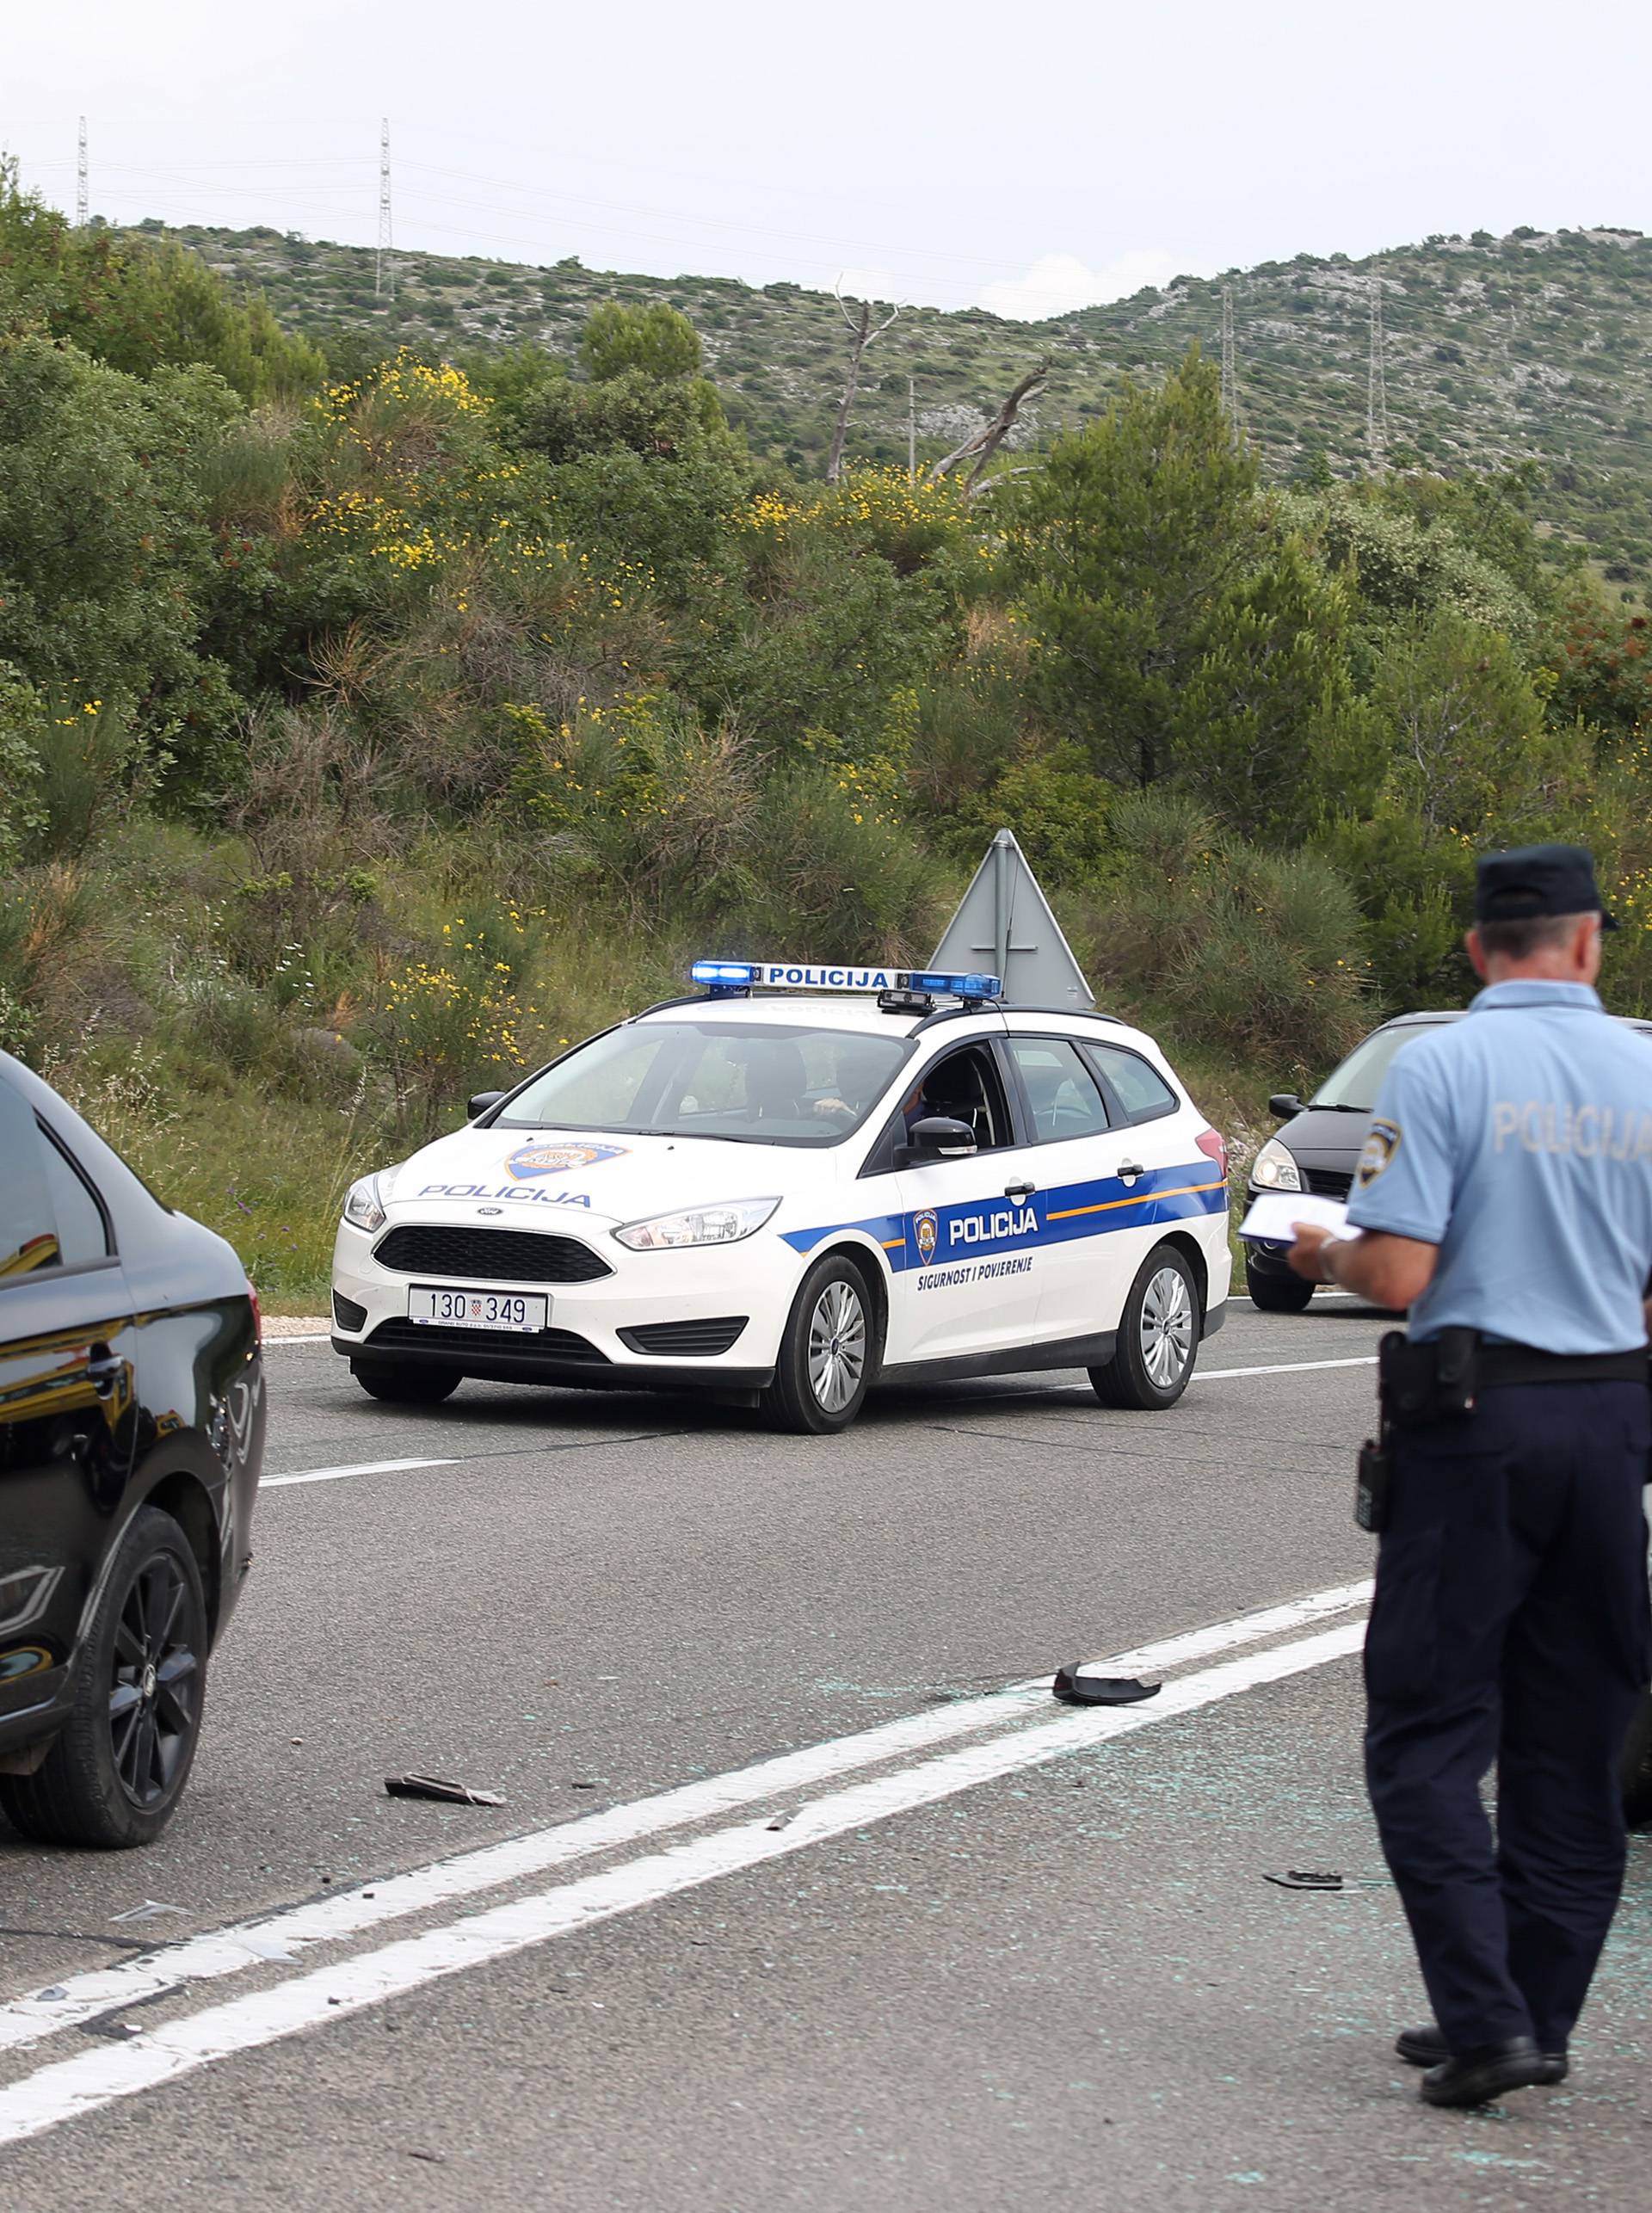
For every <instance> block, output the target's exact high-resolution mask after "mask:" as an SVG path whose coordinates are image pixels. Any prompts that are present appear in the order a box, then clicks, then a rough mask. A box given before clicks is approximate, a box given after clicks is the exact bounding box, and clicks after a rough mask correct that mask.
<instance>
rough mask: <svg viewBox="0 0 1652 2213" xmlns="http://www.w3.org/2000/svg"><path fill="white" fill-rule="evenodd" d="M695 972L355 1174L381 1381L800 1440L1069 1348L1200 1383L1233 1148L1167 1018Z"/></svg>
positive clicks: (1062, 1363) (897, 975)
mask: <svg viewBox="0 0 1652 2213" xmlns="http://www.w3.org/2000/svg"><path fill="white" fill-rule="evenodd" d="M692 975H693V981H694V982H695V983H697V984H699V985H700V986H701V987H702V989H701V990H700V993H699V994H697V995H696V996H692V997H689V998H685V999H678V1000H670V1001H668V1002H664V1003H663V1004H662V1005H659V1006H656V1007H650V1008H649V1009H648V1010H647V1011H646V1012H645V1013H644V1014H638V1015H636V1016H634V1017H632V1019H631V1020H626V1021H624V1022H621V1023H620V1024H618V1025H617V1026H615V1027H613V1028H612V1029H609V1030H605V1031H602V1032H600V1033H598V1034H597V1035H596V1036H595V1037H592V1038H589V1039H586V1040H585V1041H584V1043H583V1044H581V1045H576V1047H575V1048H574V1049H573V1050H572V1051H570V1052H567V1053H565V1054H564V1055H563V1056H562V1057H560V1058H559V1059H558V1060H555V1061H553V1062H552V1063H550V1065H549V1066H548V1067H546V1068H542V1069H540V1070H539V1071H538V1072H537V1073H536V1074H534V1075H533V1076H529V1077H528V1078H527V1081H526V1082H522V1083H521V1084H519V1085H518V1086H517V1088H515V1090H514V1091H511V1092H509V1093H506V1094H497V1093H491V1094H482V1095H480V1096H478V1097H477V1098H475V1099H473V1100H472V1101H471V1113H472V1120H471V1122H470V1124H469V1125H468V1127H466V1128H465V1129H464V1130H461V1131H457V1132H456V1133H455V1134H453V1136H450V1137H442V1138H441V1139H439V1140H438V1141H437V1142H436V1143H434V1144H430V1145H428V1146H426V1147H425V1148H424V1150H422V1151H421V1152H418V1153H416V1154H415V1155H414V1156H413V1157H412V1158H411V1159H410V1160H408V1161H405V1162H403V1163H402V1164H401V1165H400V1166H399V1167H396V1168H386V1169H383V1170H381V1171H380V1172H379V1174H375V1175H369V1176H367V1177H364V1178H363V1179H362V1180H361V1181H360V1182H358V1183H357V1184H355V1185H354V1187H353V1188H352V1189H351V1191H350V1193H349V1195H348V1199H347V1201H346V1204H345V1208H344V1215H343V1219H342V1222H341V1223H340V1224H339V1230H338V1240H337V1245H336V1251H335V1254H334V1261H333V1325H334V1326H333V1335H332V1343H333V1347H334V1349H335V1350H336V1352H338V1353H342V1355H343V1356H344V1357H345V1358H346V1359H348V1361H349V1363H350V1366H351V1370H352V1372H353V1373H354V1376H355V1378H356V1379H357V1381H358V1382H359V1383H360V1384H361V1386H362V1388H363V1389H364V1390H367V1391H369V1392H371V1393H372V1395H373V1396H374V1397H375V1398H379V1399H389V1400H393V1401H403V1402H409V1401H411V1402H420V1401H425V1402H428V1401H433V1400H436V1399H441V1398H445V1397H446V1396H447V1395H448V1393H449V1392H451V1391H452V1390H453V1389H454V1388H455V1386H456V1385H457V1384H459V1382H460V1381H461V1380H462V1379H463V1378H465V1377H467V1376H469V1377H474V1378H483V1379H485V1380H488V1381H491V1382H509V1383H528V1384H576V1385H586V1386H589V1385H592V1384H607V1385H621V1386H626V1387H629V1388H632V1389H635V1388H638V1387H663V1388H670V1389H673V1390H676V1389H681V1388H683V1387H685V1386H687V1387H691V1388H696V1389H701V1390H707V1391H711V1392H714V1393H716V1394H718V1396H722V1397H724V1398H733V1399H735V1400H737V1401H738V1402H743V1403H746V1404H761V1407H762V1408H763V1409H764V1410H765V1411H766V1413H767V1415H768V1416H769V1418H770V1419H771V1420H772V1421H774V1423H775V1424H776V1425H777V1426H778V1427H783V1428H786V1429H790V1430H794V1431H799V1432H823V1431H830V1430H838V1429H842V1428H844V1427H847V1426H848V1423H849V1422H850V1421H853V1420H854V1417H855V1415H857V1414H858V1413H859V1412H860V1408H861V1405H862V1403H863V1402H864V1400H865V1397H866V1391H867V1390H868V1388H869V1387H870V1386H871V1385H872V1384H874V1383H878V1382H883V1383H888V1384H899V1383H922V1384H934V1383H937V1382H942V1381H946V1380H948V1379H951V1378H955V1377H965V1376H983V1375H996V1374H1002V1373H1009V1372H1020V1371H1023V1370H1027V1369H1039V1368H1046V1369H1047V1368H1073V1367H1084V1368H1088V1371H1089V1375H1090V1380H1091V1383H1092V1384H1093V1385H1094V1389H1095V1390H1096V1392H1097V1394H1098V1396H1100V1398H1101V1400H1102V1401H1103V1402H1105V1403H1106V1404H1107V1405H1110V1406H1124V1407H1137V1408H1146V1409H1156V1408H1164V1407H1168V1406H1172V1405H1174V1403H1175V1402H1176V1400H1177V1399H1178V1398H1180V1396H1181V1393H1182V1390H1184V1388H1185V1387H1186V1385H1187V1379H1188V1378H1189V1376H1190V1375H1191V1374H1192V1373H1193V1364H1194V1361H1195V1359H1196V1358H1197V1356H1198V1352H1199V1342H1200V1340H1201V1339H1202V1338H1204V1337H1205V1336H1208V1335H1210V1334H1211V1332H1212V1331H1213V1330H1215V1329H1216V1328H1217V1327H1218V1326H1219V1325H1220V1323H1221V1322H1222V1321H1223V1319H1224V1302H1225V1301H1226V1298H1227V1296H1228V1284H1229V1251H1228V1236H1227V1213H1226V1209H1227V1162H1226V1155H1225V1151H1224V1145H1223V1141H1222V1139H1221V1137H1219V1136H1218V1135H1217V1132H1216V1131H1214V1130H1212V1129H1211V1128H1210V1126H1209V1125H1208V1124H1207V1123H1206V1121H1205V1117H1204V1116H1203V1115H1202V1114H1201V1113H1199V1110H1198V1108H1197V1107H1195V1106H1194V1105H1193V1101H1192V1100H1191V1099H1190V1098H1189V1097H1188V1095H1187V1091H1186V1090H1185V1088H1183V1086H1182V1084H1181V1083H1180V1080H1179V1079H1178V1077H1177V1076H1176V1075H1175V1073H1174V1070H1172V1069H1171V1068H1170V1066H1169V1065H1168V1063H1167V1062H1166V1060H1165V1058H1164V1057H1163V1055H1162V1053H1161V1052H1160V1051H1159V1050H1158V1048H1157V1046H1156V1045H1155V1044H1154V1043H1153V1041H1152V1039H1150V1038H1148V1037H1145V1036H1143V1034H1142V1033H1140V1032H1139V1031H1137V1030H1133V1029H1130V1028H1128V1027H1126V1026H1125V1025H1124V1024H1123V1023H1121V1022H1119V1021H1115V1020H1112V1019H1111V1018H1109V1017H1107V1016H1106V1015H1102V1014H1075V1013H1073V1012H1071V1011H1070V1010H1063V1011H1060V1012H1052V1011H1048V1010H1040V1009H1039V1008H1022V1007H1010V1006H1006V1005H1004V1004H1003V1003H1002V1001H1001V999H1000V996H999V994H1000V984H999V981H998V978H997V977H992V976H980V975H955V974H951V973H947V974H939V973H929V972H922V971H920V972H912V971H891V970H885V969H880V968H862V967H848V966H842V967H833V966H820V965H811V964H809V963H804V962H773V963H770V962H743V961H720V960H719V961H700V962H696V963H695V965H694V966H693V971H692Z"/></svg>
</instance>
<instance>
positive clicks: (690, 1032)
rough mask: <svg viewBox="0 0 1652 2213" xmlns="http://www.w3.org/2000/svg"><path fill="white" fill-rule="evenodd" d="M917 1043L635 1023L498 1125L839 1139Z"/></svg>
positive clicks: (573, 1058) (804, 1030)
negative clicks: (912, 1044)
mask: <svg viewBox="0 0 1652 2213" xmlns="http://www.w3.org/2000/svg"><path fill="white" fill-rule="evenodd" d="M909 1050H910V1047H909V1045H908V1042H907V1040H906V1039H904V1038H902V1037H881V1038H880V1037H875V1036H869V1035H868V1034H867V1033H866V1031H864V1030H823V1029H812V1028H811V1027H809V1026H807V1025H806V1024H803V1023H799V1024H798V1026H796V1027H795V1028H793V1027H792V1026H790V1025H789V1024H788V1025H786V1026H780V1025H779V1024H776V1023H772V1022H765V1023H762V1024H761V1025H759V1024H757V1023H755V1022H739V1021H732V1020H730V1021H718V1022H709V1021H700V1022H668V1021H658V1022H638V1023H632V1024H627V1025H626V1027H624V1028H623V1029H618V1030H609V1031H607V1033H605V1034H604V1035H603V1036H601V1037H598V1038H593V1039H591V1040H590V1042H589V1045H579V1046H576V1048H575V1050H574V1051H572V1052H570V1053H567V1054H564V1057H563V1058H562V1059H561V1060H559V1061H558V1062H556V1063H554V1064H553V1065H552V1067H550V1068H547V1069H546V1070H542V1071H541V1073H540V1074H539V1075H538V1076H534V1077H533V1080H532V1082H529V1083H528V1084H527V1086H526V1087H525V1088H524V1089H523V1090H521V1092H519V1093H518V1094H517V1095H516V1097H515V1099H513V1100H511V1101H510V1104H509V1107H506V1109H505V1110H504V1112H503V1113H502V1114H501V1115H500V1116H499V1118H498V1120H499V1125H500V1126H501V1127H502V1128H507V1129H527V1130H546V1129H558V1130H615V1131H632V1132H634V1133H636V1134H638V1135H639V1136H640V1135H649V1136H656V1137H724V1138H728V1139H730V1140H733V1141H735V1142H743V1143H749V1144H763V1145H834V1144H837V1143H840V1142H841V1140H842V1139H843V1138H845V1137H848V1136H849V1135H850V1134H851V1133H852V1132H853V1131H855V1130H857V1129H858V1128H859V1127H860V1124H861V1123H862V1122H863V1121H864V1120H865V1119H866V1116H867V1114H868V1113H870V1112H871V1110H872V1107H875V1106H876V1105H877V1103H878V1100H880V1099H881V1098H882V1097H883V1095H884V1094H885V1091H886V1090H887V1089H888V1088H889V1086H890V1082H891V1079H892V1078H893V1076H894V1075H895V1071H896V1070H897V1068H899V1066H900V1064H901V1063H902V1062H903V1060H904V1059H905V1058H906V1056H907V1054H908V1052H909Z"/></svg>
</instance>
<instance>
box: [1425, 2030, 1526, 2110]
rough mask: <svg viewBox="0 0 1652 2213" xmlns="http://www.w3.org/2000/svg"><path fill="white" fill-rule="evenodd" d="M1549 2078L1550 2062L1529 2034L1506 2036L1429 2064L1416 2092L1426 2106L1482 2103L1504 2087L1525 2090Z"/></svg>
mask: <svg viewBox="0 0 1652 2213" xmlns="http://www.w3.org/2000/svg"><path fill="white" fill-rule="evenodd" d="M1547 2080H1550V2074H1549V2062H1548V2061H1547V2060H1546V2059H1545V2058H1544V2056H1543V2054H1542V2053H1541V2052H1540V2051H1539V2050H1538V2047H1537V2045H1536V2044H1535V2043H1534V2042H1533V2041H1532V2038H1531V2037H1504V2039H1503V2041H1502V2042H1501V2043H1495V2044H1481V2045H1479V2046H1478V2047H1477V2048H1476V2050H1473V2051H1465V2052H1461V2053H1458V2054H1456V2055H1455V2056H1453V2057H1452V2058H1451V2059H1448V2060H1445V2061H1442V2062H1441V2063H1440V2065H1439V2066H1438V2067H1431V2068H1429V2070H1428V2072H1427V2074H1425V2075H1424V2076H1423V2078H1422V2080H1421V2084H1420V2085H1419V2086H1418V2091H1417V2095H1418V2096H1419V2097H1420V2098H1421V2100H1422V2102H1423V2104H1424V2105H1486V2104H1487V2103H1488V2102H1489V2100H1490V2099H1493V2098H1501V2096H1502V2094H1503V2093H1504V2092H1505V2091H1506V2090H1527V2089H1530V2088H1531V2087H1532V2085H1533V2084H1534V2083H1538V2082H1545V2081H1547Z"/></svg>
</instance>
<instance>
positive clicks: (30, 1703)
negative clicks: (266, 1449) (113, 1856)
mask: <svg viewBox="0 0 1652 2213" xmlns="http://www.w3.org/2000/svg"><path fill="white" fill-rule="evenodd" d="M264 1412H265V1409H264V1384H263V1370H262V1359H261V1354H260V1349H259V1321H258V1309H257V1301H256V1298H255V1296H254V1294H253V1291H252V1288H251V1286H250V1284H249V1283H248V1281H247V1275H246V1271H245V1269H244V1268H243V1267H242V1265H241V1263H240V1261H238V1260H237V1258H236V1255H235V1253H234V1251H233V1250H232V1249H231V1247H230V1246H229V1245H227V1244H225V1242H224V1240H223V1239H222V1238H221V1237H219V1236H214V1235H213V1232H212V1231H211V1230H206V1229H203V1228H202V1227H201V1225H200V1223H198V1222H192V1221H191V1220H190V1219H189V1218H188V1216H186V1215H182V1214H176V1213H174V1212H172V1211H171V1210H170V1208H168V1207H165V1206H163V1205H161V1203H160V1201H159V1200H158V1199H156V1198H155V1197H154V1196H153V1195H152V1194H151V1192H150V1191H149V1190H148V1188H147V1187H145V1184H143V1183H142V1182H141V1181H140V1180H139V1178H138V1177H137V1176H136V1175H134V1174H133V1172H132V1170H131V1169H130V1168H127V1167H126V1165H125V1163H124V1162H122V1161H121V1160H120V1158H119V1157H118V1156H117V1155H116V1154H114V1152H112V1151H111V1150H110V1149H109V1148H108V1145H106V1144H105V1143H103V1141H102V1138H101V1137H98V1136H97V1134H96V1131H93V1130H92V1129H91V1128H89V1125H87V1124H86V1123H85V1122H83V1120H82V1119H81V1118H80V1116H79V1115H78V1114H77V1113H75V1112H74V1111H73V1109H72V1108H71V1107H67V1106H65V1103H64V1101H63V1100H61V1099H59V1097H58V1096H57V1094H56V1093H55V1092H53V1091H52V1088H51V1087H50V1086H49V1085H47V1084H46V1083H43V1082H41V1081H40V1078H39V1077H38V1076H34V1075H33V1074H31V1072H30V1071H29V1070H28V1069H27V1068H25V1067H24V1066H23V1065H22V1062H21V1061H16V1060H14V1059H12V1058H11V1057H10V1056H9V1054H6V1053H0V1812H3V1813H4V1814H5V1815H7V1816H8V1817H9V1820H10V1821H11V1822H12V1823H13V1825H14V1826H15V1828H19V1829H21V1830H22V1832H23V1833H24V1834H25V1835H28V1836H30V1837H34V1838H36V1839H38V1840H41V1841H43V1842H47V1843H56V1844H79V1845H96V1846H125V1845H134V1844H146V1843H148V1842H149V1840H151V1838H152V1837H154V1836H156V1835H157V1834H158V1833H159V1832H160V1830H161V1828H163V1825H164V1824H165V1822H166V1821H167V1819H168V1817H169V1816H170V1814H171V1812H172V1810H173V1809H174V1807H175V1806H176V1804H177V1803H178V1800H179V1798H180V1797H182V1793H183V1788H184V1785H185V1783H186V1782H187V1781H188V1775H189V1769H190V1766H191V1764H192V1762H193V1760H194V1754H195V1746H196V1742H197V1741H198V1739H199V1735H200V1721H201V1711H202V1702H203V1698H204V1695H205V1692H206V1661H207V1655H208V1653H209V1652H210V1651H211V1649H212V1647H213V1644H214V1643H216V1641H217V1639H218V1637H219V1636H220V1635H221V1634H222V1632H223V1629H224V1625H225V1622H226V1621H227V1620H228V1618H229V1616H230V1613H231V1609H232V1608H233V1606H234V1604H235V1601H236V1598H237V1594H238V1593H239V1592H240V1589H241V1585H242V1583H243V1580H244V1579H245V1576H246V1573H247V1569H248V1567H249V1565H250V1562H251V1556H252V1555H251V1550H250V1545H249V1543H248V1531H249V1527H250V1520H251V1514H252V1505H253V1500H254V1497H255V1495H256V1492H257V1488H258V1472H259V1468H260V1465H261V1464H262V1458H263V1442H264Z"/></svg>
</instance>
